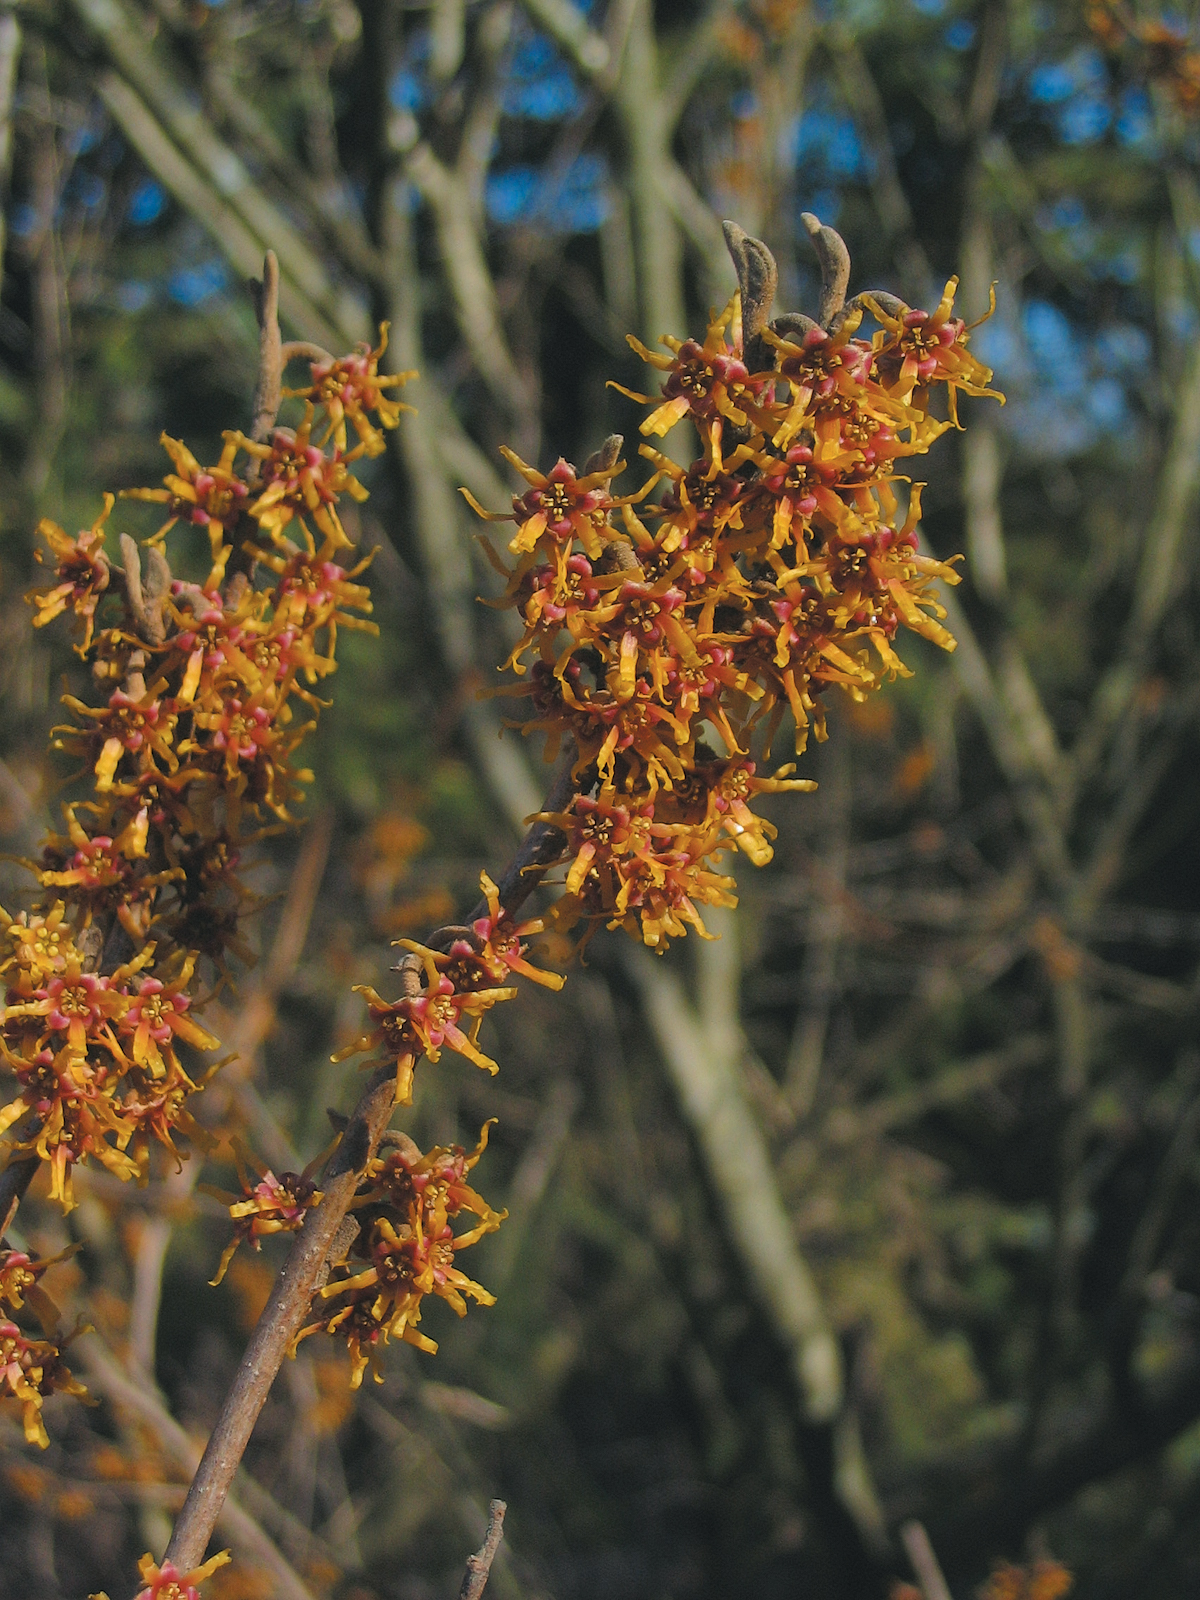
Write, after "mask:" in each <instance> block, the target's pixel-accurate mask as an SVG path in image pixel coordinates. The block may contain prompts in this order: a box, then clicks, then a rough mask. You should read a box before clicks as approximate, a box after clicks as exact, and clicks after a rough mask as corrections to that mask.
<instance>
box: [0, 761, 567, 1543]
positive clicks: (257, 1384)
mask: <svg viewBox="0 0 1200 1600" xmlns="http://www.w3.org/2000/svg"><path fill="white" fill-rule="evenodd" d="M577 787H578V782H577V780H576V779H575V778H574V777H573V776H572V761H571V757H570V756H568V757H566V758H565V759H564V762H563V765H562V767H561V768H560V770H559V772H558V775H557V777H556V778H555V781H554V784H553V786H552V787H551V790H550V793H549V794H548V795H547V796H546V800H545V805H544V809H545V810H546V811H548V812H556V811H561V810H563V809H564V807H565V806H567V805H568V804H569V803H570V798H571V795H572V794H573V793H574V792H575V790H576V788H577ZM563 842H564V841H563V836H562V833H561V832H560V831H559V830H558V829H557V828H555V827H553V826H552V825H551V824H549V823H544V822H535V823H534V824H533V825H532V827H531V828H530V829H529V831H528V833H527V834H526V835H525V838H524V840H523V841H522V843H521V845H520V847H519V849H518V850H517V853H516V854H515V855H514V856H513V858H512V860H511V861H510V862H509V864H508V866H507V868H506V869H505V871H504V873H503V875H502V877H501V879H500V903H501V905H502V906H503V907H504V910H505V911H506V912H507V913H508V915H509V916H510V917H512V916H514V915H515V913H516V911H517V910H518V908H519V907H520V906H521V905H523V904H524V902H525V901H526V900H527V899H528V897H529V895H530V894H532V892H533V890H534V888H535V887H536V886H537V884H538V883H539V882H540V881H541V879H542V877H543V876H544V874H545V872H546V870H547V868H548V867H549V865H550V864H551V862H552V861H553V860H554V859H555V858H556V857H557V856H558V855H559V853H560V852H561V850H562V847H563ZM487 911H488V908H487V905H486V903H485V904H484V906H483V908H482V910H479V909H476V911H475V912H473V913H472V919H474V918H475V917H478V916H486V915H487ZM394 1105H395V1072H394V1070H393V1068H392V1066H391V1064H390V1063H388V1064H387V1065H385V1066H381V1067H379V1068H377V1069H376V1070H375V1071H374V1072H373V1073H372V1074H371V1077H370V1079H369V1081H368V1083H367V1087H366V1090H365V1092H364V1093H363V1095H362V1098H361V1099H360V1100H359V1102H358V1104H357V1105H356V1106H355V1108H354V1111H353V1113H352V1115H351V1117H350V1120H349V1122H348V1123H347V1124H346V1127H345V1130H344V1132H343V1134H342V1137H341V1140H340V1141H339V1143H338V1147H337V1149H336V1150H335V1151H334V1153H333V1155H332V1156H331V1158H330V1161H329V1165H328V1167H327V1168H326V1171H325V1174H324V1176H323V1177H322V1179H321V1180H320V1183H321V1189H322V1191H323V1193H322V1198H321V1200H320V1201H319V1202H318V1204H317V1205H315V1206H314V1207H313V1208H312V1209H311V1210H310V1211H309V1213H308V1215H307V1216H306V1217H305V1219H304V1224H303V1226H302V1228H301V1229H300V1231H299V1233H298V1234H297V1235H296V1239H295V1242H294V1244H293V1245H292V1248H291V1251H290V1253H289V1255H288V1258H287V1260H286V1262H285V1263H284V1265H283V1269H282V1270H281V1272H280V1273H279V1276H278V1277H277V1278H276V1280H275V1286H274V1288H273V1289H272V1291H271V1297H270V1299H269V1300H268V1301H267V1304H266V1308H265V1310H264V1311H263V1314H262V1316H261V1317H260V1318H259V1320H258V1325H257V1327H256V1328H255V1330H254V1333H253V1335H252V1337H251V1339H250V1343H249V1344H248V1345H247V1347H246V1351H245V1354H244V1355H243V1356H242V1360H241V1363H240V1365H239V1367H238V1371H237V1375H236V1376H235V1378H234V1380H233V1384H232V1385H231V1387H230V1390H229V1393H228V1394H227V1395H226V1397H225V1402H224V1404H223V1405H222V1407H221V1414H220V1416H219V1417H218V1418H217V1422H216V1426H215V1427H214V1428H213V1431H212V1434H211V1436H210V1437H209V1441H208V1444H207V1445H206V1446H205V1450H204V1455H203V1457H202V1458H201V1461H200V1465H199V1466H198V1467H197V1469H196V1475H195V1477H194V1478H193V1479H192V1483H191V1487H190V1488H189V1490H188V1493H187V1499H186V1500H185V1501H184V1503H183V1509H182V1510H181V1511H180V1513H179V1516H178V1519H177V1520H176V1523H175V1530H174V1532H173V1533H172V1535H171V1542H170V1544H169V1545H168V1546H167V1552H166V1556H165V1558H164V1559H165V1560H167V1561H171V1562H173V1563H174V1564H175V1566H176V1567H177V1568H178V1569H179V1571H181V1572H186V1571H188V1570H189V1569H190V1568H192V1567H195V1566H198V1565H199V1564H200V1562H201V1561H203V1559H204V1552H205V1550H206V1549H207V1547H208V1541H209V1539H210V1538H211V1537H212V1532H213V1529H214V1527H215V1526H216V1523H217V1518H218V1517H219V1516H220V1513H221V1507H222V1506H223V1505H224V1503H225V1497H226V1495H227V1494H228V1493H229V1489H230V1486H231V1484H232V1483H233V1479H234V1476H235V1474H236V1473H237V1470H238V1467H239V1465H240V1463H241V1459H242V1456H243V1454H244V1453H245V1450H246V1446H247V1445H248V1444H249V1442H250V1435H251V1434H252V1433H253V1431H254V1425H255V1423H256V1422H257V1421H258V1416H259V1413H260V1412H261V1410H262V1408H263V1405H264V1404H265V1402H266V1398H267V1395H268V1394H269V1393H270V1389H271V1385H272V1383H274V1381H275V1374H276V1373H277V1372H278V1371H279V1368H280V1366H281V1365H282V1363H283V1358H284V1356H285V1355H286V1354H287V1351H288V1348H289V1346H290V1345H291V1343H292V1341H293V1339H294V1338H295V1337H296V1334H297V1333H298V1332H299V1331H300V1327H301V1325H302V1323H303V1321H304V1316H305V1313H306V1312H307V1310H308V1307H309V1302H310V1301H311V1299H312V1296H313V1293H314V1291H315V1289H316V1288H317V1286H318V1284H319V1282H320V1275H321V1272H322V1270H323V1269H324V1268H325V1266H326V1262H327V1261H328V1259H329V1255H330V1251H331V1248H332V1247H333V1246H334V1242H335V1239H336V1237H337V1234H338V1229H339V1227H340V1226H341V1222H342V1219H343V1218H344V1216H345V1215H346V1211H347V1208H348V1207H349V1205H350V1202H351V1200H352V1199H353V1198H354V1192H355V1190H356V1189H357V1187H358V1183H359V1179H360V1178H361V1176H362V1174H363V1171H364V1169H365V1168H366V1165H367V1163H368V1161H370V1159H371V1158H372V1156H373V1155H374V1154H375V1151H376V1149H377V1148H378V1145H379V1142H380V1139H381V1138H382V1137H383V1133H384V1130H385V1128H386V1127H387V1124H388V1121H389V1119H390V1117H391V1114H392V1110H393V1108H394ZM5 1177H7V1173H5V1174H0V1185H2V1184H3V1182H4V1179H5ZM26 1181H28V1180H26ZM0 1193H2V1191H0Z"/></svg>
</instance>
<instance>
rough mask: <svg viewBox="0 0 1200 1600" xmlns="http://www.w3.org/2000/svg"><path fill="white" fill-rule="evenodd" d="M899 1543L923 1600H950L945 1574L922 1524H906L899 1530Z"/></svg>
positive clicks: (915, 1522)
mask: <svg viewBox="0 0 1200 1600" xmlns="http://www.w3.org/2000/svg"><path fill="white" fill-rule="evenodd" d="M900 1542H901V1544H902V1545H903V1546H904V1552H905V1554H906V1555H907V1556H908V1559H909V1560H910V1561H911V1562H912V1569H913V1572H914V1573H915V1574H916V1578H917V1582H918V1583H919V1584H920V1585H921V1593H922V1595H923V1596H924V1600H950V1590H949V1588H948V1586H947V1584H946V1578H945V1574H944V1573H943V1572H942V1569H941V1566H940V1564H939V1562H938V1558H937V1556H936V1555H935V1554H934V1551H933V1546H932V1545H931V1544H930V1542H929V1535H928V1534H927V1533H926V1532H925V1528H924V1526H923V1524H922V1523H920V1522H917V1521H915V1520H914V1521H912V1522H906V1523H905V1524H904V1525H903V1527H902V1528H901V1529H900Z"/></svg>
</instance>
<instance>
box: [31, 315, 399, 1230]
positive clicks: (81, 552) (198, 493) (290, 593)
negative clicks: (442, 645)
mask: <svg viewBox="0 0 1200 1600" xmlns="http://www.w3.org/2000/svg"><path fill="white" fill-rule="evenodd" d="M382 348H383V347H382V345H381V346H380V348H379V349H377V350H366V349H363V350H360V351H358V352H356V353H355V354H353V355H351V356H348V357H345V358H343V359H342V360H340V361H335V360H332V359H330V360H328V361H324V362H319V363H317V364H315V365H314V368H313V374H312V376H313V382H312V384H311V386H310V387H309V388H308V389H305V390H299V391H292V393H293V394H298V395H299V396H300V398H301V399H302V400H303V402H304V414H303V419H302V421H301V423H300V425H299V427H297V428H294V429H293V428H287V427H275V428H273V429H272V430H270V431H269V433H268V435H267V437H265V438H264V439H262V440H258V439H249V438H247V437H246V436H245V435H243V434H241V433H237V432H229V433H227V434H226V435H225V441H226V442H225V448H224V450H223V452H222V453H221V456H220V459H219V461H218V462H217V463H216V465H215V466H211V467H206V466H203V465H202V464H201V463H200V461H199V460H198V459H197V458H196V457H195V456H194V455H193V454H192V452H191V451H190V450H189V449H188V448H187V446H186V445H184V444H182V443H180V442H179V441H178V440H174V439H166V438H164V440H163V444H164V446H165V448H166V450H167V453H168V455H169V456H170V458H171V465H172V467H173V469H174V470H173V471H172V472H171V473H169V474H168V476H167V477H166V478H165V479H164V481H163V487H162V488H158V489H143V490H133V491H130V492H129V494H128V498H131V499H134V500H143V501H150V502H154V503H158V504H161V505H162V506H163V507H164V508H165V510H166V512H167V517H166V521H165V522H164V523H163V525H162V526H161V527H160V528H159V529H158V531H157V532H156V533H155V534H154V535H153V536H152V537H151V538H150V539H149V540H148V541H147V542H146V544H145V545H143V546H141V547H139V546H138V544H136V543H135V541H134V540H133V539H132V538H131V537H130V536H129V535H128V534H122V535H121V537H120V540H119V560H118V555H117V552H114V551H113V550H112V549H111V548H110V547H109V546H108V545H107V544H106V523H107V521H108V518H109V517H110V515H111V513H112V511H113V507H114V499H113V497H112V496H111V495H108V496H106V497H105V503H104V509H103V511H102V513H101V515H100V516H99V517H98V518H97V520H96V522H95V523H94V524H93V526H92V527H91V528H89V529H87V530H85V531H84V532H83V533H81V534H79V535H78V537H77V538H74V539H72V538H69V537H68V535H67V534H66V533H65V532H64V531H63V530H62V529H61V528H59V527H57V526H56V525H55V524H53V523H50V522H43V523H42V525H41V528H40V532H41V533H42V534H43V535H44V537H45V539H46V541H47V543H48V545H49V549H50V555H49V560H50V562H51V564H52V565H53V569H54V582H53V583H52V584H51V585H50V586H49V587H47V588H45V589H43V590H40V591H38V592H36V593H35V594H33V595H32V596H31V600H32V603H33V605H34V607H35V613H36V614H35V617H34V626H35V627H41V626H44V625H45V624H46V623H48V622H50V621H51V620H53V619H54V618H55V617H58V616H60V615H62V614H64V613H70V614H72V616H73V617H74V618H75V620H76V625H77V628H78V629H79V632H80V633H81V635H82V637H81V639H80V641H79V644H78V646H77V648H78V651H79V654H80V655H81V656H83V657H84V659H85V660H88V661H89V662H90V663H91V667H92V679H93V683H94V685H95V689H96V693H95V695H94V697H93V698H92V699H91V700H84V699H80V698H77V697H76V696H74V695H68V696H66V697H65V702H64V703H65V705H66V706H67V708H68V710H69V712H70V713H71V714H72V715H71V720H70V721H69V722H68V723H67V724H65V725H64V726H62V727H60V728H58V729H57V730H56V735H57V738H56V743H57V746H58V748H60V749H62V750H64V751H66V752H68V753H69V754H70V755H72V756H74V757H75V758H76V759H77V760H78V761H79V762H80V763H81V765H82V773H83V775H85V776H86V779H87V781H88V783H89V786H90V790H91V792H90V794H89V795H87V796H86V797H85V798H79V799H76V800H74V801H72V802H71V803H69V804H67V805H66V807H65V828H64V831H63V832H62V833H61V834H59V833H53V834H51V835H49V837H48V838H47V839H46V841H45V845H44V848H43V850H42V853H41V857H40V859H39V860H38V861H37V862H34V863H31V866H32V867H33V870H34V871H35V873H36V876H37V879H38V883H39V885H40V895H39V897H38V898H37V900H36V902H35V904H34V906H33V907H32V908H31V909H30V910H28V911H25V912H23V913H22V914H21V915H19V916H16V917H13V916H10V915H9V914H8V913H6V912H2V911H0V918H2V919H3V930H4V932H3V941H4V946H5V947H6V948H4V949H3V951H0V972H2V973H3V974H4V976H5V979H6V981H7V994H6V997H5V1003H4V1008H3V1015H2V1018H0V1063H2V1064H3V1067H4V1068H5V1069H6V1070H7V1072H8V1073H9V1074H11V1075H12V1078H13V1079H14V1080H15V1093H14V1094H13V1096H12V1097H11V1098H10V1099H9V1100H8V1103H7V1104H6V1105H5V1106H4V1107H3V1108H2V1109H0V1133H7V1135H8V1138H7V1141H6V1143H5V1146H4V1147H3V1148H4V1154H5V1156H6V1158H7V1160H8V1161H10V1162H11V1161H12V1160H14V1159H18V1158H23V1157H30V1156H34V1155H36V1156H37V1157H39V1158H40V1159H41V1160H42V1161H43V1162H45V1163H47V1164H48V1165H49V1168H50V1172H51V1194H52V1196H53V1198H55V1199H56V1200H58V1201H59V1202H61V1204H62V1205H63V1206H64V1208H69V1207H70V1206H71V1204H72V1203H73V1202H72V1194H71V1172H72V1169H73V1167H74V1166H75V1165H76V1164H78V1163H79V1162H81V1161H86V1160H89V1159H91V1160H95V1161H99V1162H101V1163H102V1164H103V1165H104V1166H106V1167H107V1168H108V1170H109V1171H110V1172H112V1173H114V1174H115V1175H116V1176H117V1177H120V1178H123V1179H125V1178H134V1177H138V1178H144V1176H145V1174H146V1171H147V1166H148V1160H149V1151H150V1147H151V1145H152V1143H154V1142H155V1141H157V1142H159V1143H161V1144H162V1145H164V1146H166V1147H167V1148H168V1149H169V1150H171V1151H175V1149H176V1144H175V1140H176V1137H177V1135H179V1134H183V1135H186V1136H187V1138H188V1139H190V1140H191V1141H192V1142H193V1143H195V1142H197V1141H200V1142H203V1140H204V1134H203V1130H202V1129H201V1128H200V1127H199V1126H198V1125H197V1124H196V1123H195V1121H194V1120H193V1119H192V1117H191V1115H190V1113H189V1111H188V1105H187V1103H188V1101H189V1099H190V1097H191V1095H192V1094H193V1093H194V1092H195V1090H196V1089H197V1088H198V1087H199V1086H200V1085H201V1084H202V1083H203V1082H204V1081H205V1079H206V1077H207V1076H208V1075H209V1074H210V1072H211V1071H212V1070H215V1069H214V1068H211V1067H210V1068H204V1067H201V1068H200V1069H199V1070H198V1069H197V1068H196V1067H195V1066H190V1065H186V1066H185V1064H184V1058H183V1055H182V1054H181V1051H182V1050H183V1049H184V1047H186V1048H187V1049H190V1050H192V1051H195V1052H204V1051H210V1050H213V1049H215V1048H216V1046H217V1044H218V1041H217V1040H216V1039H215V1038H214V1037H213V1035H212V1034H211V1033H209V1032H208V1031H207V1030H206V1029H205V1028H204V1027H203V1026H201V1024H200V1023H199V1022H197V1021H196V1019H195V1010H196V1004H197V1002H198V1001H200V1000H202V999H203V997H204V994H205V992H206V990H207V989H211V988H212V987H213V985H214V983H215V984H216V986H217V987H219V986H220V984H221V983H222V982H224V981H225V979H226V977H227V975H228V969H227V962H228V958H229V957H230V955H231V954H232V955H237V956H241V957H242V958H245V957H246V956H247V955H248V953H249V952H248V951H247V950H246V949H245V947H244V945H243V943H242V940H241V938H240V934H239V928H240V922H241V918H242V915H243V914H244V912H245V911H246V910H247V909H248V907H249V906H250V905H251V904H252V903H253V896H251V894H250V892H249V891H248V889H247V888H246V887H245V885H244V883H243V882H242V880H241V876H240V866H241V861H242V856H243V853H244V852H245V850H246V848H247V846H248V845H250V844H252V843H253V841H254V840H255V839H256V838H258V837H260V836H261V835H262V833H263V832H264V831H266V830H268V829H270V830H274V829H277V828H278V827H279V826H280V825H285V824H289V823H291V822H292V820H293V818H292V808H293V806H294V805H295V803H296V800H297V798H298V797H299V796H300V794H301V786H302V785H303V784H304V783H305V782H306V781H308V780H309V778H310V776H311V775H310V774H308V773H306V772H304V771H302V770H300V769H298V768H297V766H296V765H295V755H296V752H297V749H298V748H299V746H300V745H301V744H302V743H303V741H304V739H305V738H306V736H307V735H308V734H309V733H310V731H311V730H312V728H313V726H314V725H315V720H316V716H317V713H318V710H319V707H320V704H321V702H320V701H319V700H318V699H317V697H316V694H315V693H314V689H315V687H316V686H317V685H318V684H319V683H320V682H321V680H323V679H324V678H326V677H328V675H329V674H330V673H332V672H333V671H334V668H335V665H336V661H335V652H336V646H337V634H338V629H339V627H351V628H366V629H373V628H374V624H373V623H371V622H369V621H367V620H365V615H366V613H369V611H370V609H371V603H370V597H369V592H368V590H367V588H366V587H365V585H364V584H362V583H360V582H358V581H357V580H358V579H359V577H360V576H361V574H362V571H363V569H364V568H365V566H366V565H367V563H366V562H365V561H359V562H357V563H356V564H352V563H351V561H349V560H348V556H347V552H349V551H350V550H351V542H350V540H349V538H348V537H347V535H346V532H345V529H344V527H343V525H342V522H341V519H340V518H339V516H338V510H337V505H338V499H339V497H340V496H341V495H342V494H343V493H349V494H351V495H352V496H353V497H354V498H356V499H361V498H362V497H363V496H364V494H365V490H363V488H362V486H361V485H360V484H359V483H358V482H357V480H356V479H355V478H354V477H353V475H352V473H351V470H350V468H351V466H352V464H353V462H354V461H355V460H357V459H358V458H360V457H361V456H364V455H371V454H376V453H378V451H379V450H380V449H382V448H383V440H382V436H381V434H380V433H379V430H378V428H377V427H376V426H375V424H374V422H373V421H372V420H371V418H372V416H373V415H374V416H377V417H378V420H379V422H380V423H381V424H382V425H383V426H385V427H394V426H395V424H396V421H397V416H398V411H399V409H400V408H399V403H398V402H397V401H396V400H394V399H393V398H391V397H390V396H389V395H388V394H387V389H388V387H390V386H391V385H394V384H395V383H397V382H400V381H402V379H398V378H395V377H391V378H388V377H383V376H381V375H380V374H379V372H378V361H379V356H380V354H381V353H382ZM347 419H349V420H350V421H351V423H352V424H353V426H354V428H355V430H356V432H357V435H358V442H357V443H356V444H355V445H354V447H353V448H352V449H350V450H349V451H347V449H346V421H347ZM318 430H319V431H318ZM180 525H183V526H188V525H192V526H196V527H199V528H201V529H203V530H204V534H205V536H206V540H207V544H208V552H207V554H208V559H209V561H210V570H209V573H208V577H207V578H206V579H205V581H204V582H203V583H193V582H187V581H183V580H180V579H177V578H175V577H174V576H173V574H172V571H171V567H170V565H169V562H168V558H167V555H166V553H165V551H166V541H167V538H168V535H169V534H171V532H172V530H174V529H176V528H177V527H179V526H180Z"/></svg>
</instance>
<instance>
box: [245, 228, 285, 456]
mask: <svg viewBox="0 0 1200 1600" xmlns="http://www.w3.org/2000/svg"><path fill="white" fill-rule="evenodd" d="M250 287H251V288H252V289H253V291H254V311H255V315H256V316H257V317H258V383H257V385H256V386H255V390H254V421H253V422H252V424H251V427H250V437H251V438H252V439H257V440H258V441H259V443H262V441H263V440H265V439H267V438H269V437H270V433H271V429H272V428H273V427H274V426H275V418H276V417H277V416H278V415H279V405H280V401H281V400H282V398H283V341H282V339H281V338H280V334H279V258H278V257H277V256H276V254H275V252H274V250H268V251H267V253H266V255H265V256H264V257H263V269H262V278H261V279H258V278H253V279H251V283H250Z"/></svg>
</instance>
